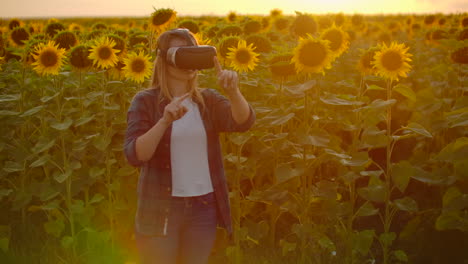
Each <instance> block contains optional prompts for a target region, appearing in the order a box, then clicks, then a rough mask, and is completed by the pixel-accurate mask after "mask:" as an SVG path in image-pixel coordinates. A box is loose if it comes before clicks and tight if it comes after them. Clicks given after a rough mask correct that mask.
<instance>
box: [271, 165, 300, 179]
mask: <svg viewBox="0 0 468 264" xmlns="http://www.w3.org/2000/svg"><path fill="white" fill-rule="evenodd" d="M302 173H304V168H292V167H291V165H290V164H280V165H279V166H278V167H276V170H275V177H276V179H277V181H278V182H285V181H287V180H290V179H292V178H295V177H298V176H300V175H301V174H302Z"/></svg>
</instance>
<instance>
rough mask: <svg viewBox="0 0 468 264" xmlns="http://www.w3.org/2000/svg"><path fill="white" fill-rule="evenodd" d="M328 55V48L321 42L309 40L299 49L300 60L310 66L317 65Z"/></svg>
mask: <svg viewBox="0 0 468 264" xmlns="http://www.w3.org/2000/svg"><path fill="white" fill-rule="evenodd" d="M326 57H327V50H326V49H325V47H324V46H323V45H322V44H321V43H317V42H309V43H306V44H304V46H302V48H301V49H300V50H299V61H300V62H301V63H302V64H304V65H305V66H308V67H316V66H319V65H320V64H322V63H323V61H324V60H325V59H326Z"/></svg>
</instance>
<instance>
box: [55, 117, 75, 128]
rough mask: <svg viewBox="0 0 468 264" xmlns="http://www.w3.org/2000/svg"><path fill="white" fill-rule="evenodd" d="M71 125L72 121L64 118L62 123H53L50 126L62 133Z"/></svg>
mask: <svg viewBox="0 0 468 264" xmlns="http://www.w3.org/2000/svg"><path fill="white" fill-rule="evenodd" d="M72 123H73V121H72V120H71V119H70V118H69V117H66V118H65V120H64V121H63V122H53V123H52V124H51V125H50V126H51V127H52V128H55V129H57V130H60V131H63V130H67V129H68V128H69V127H70V126H71V124H72Z"/></svg>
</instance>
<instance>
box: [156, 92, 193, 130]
mask: <svg viewBox="0 0 468 264" xmlns="http://www.w3.org/2000/svg"><path fill="white" fill-rule="evenodd" d="M189 96H190V94H189V93H186V94H184V95H182V96H181V97H179V98H176V99H173V100H172V102H170V103H169V104H168V105H166V107H165V108H164V113H163V117H162V120H163V122H165V123H166V124H167V125H170V124H171V123H172V122H174V121H175V120H178V119H180V118H182V117H183V116H184V115H185V113H187V111H188V109H187V107H185V106H183V105H182V101H184V100H185V98H187V97H189Z"/></svg>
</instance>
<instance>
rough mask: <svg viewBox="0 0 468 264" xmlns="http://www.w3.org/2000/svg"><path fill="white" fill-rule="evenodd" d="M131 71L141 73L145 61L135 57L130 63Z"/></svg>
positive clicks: (143, 69)
mask: <svg viewBox="0 0 468 264" xmlns="http://www.w3.org/2000/svg"><path fill="white" fill-rule="evenodd" d="M131 67H132V72H134V73H142V72H144V71H145V63H144V62H143V61H142V60H139V59H136V60H134V61H133V62H132V64H131Z"/></svg>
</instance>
